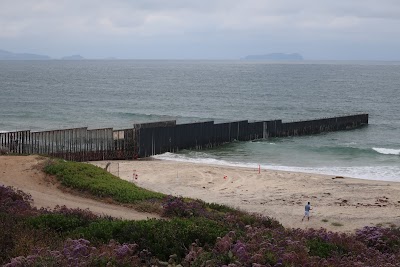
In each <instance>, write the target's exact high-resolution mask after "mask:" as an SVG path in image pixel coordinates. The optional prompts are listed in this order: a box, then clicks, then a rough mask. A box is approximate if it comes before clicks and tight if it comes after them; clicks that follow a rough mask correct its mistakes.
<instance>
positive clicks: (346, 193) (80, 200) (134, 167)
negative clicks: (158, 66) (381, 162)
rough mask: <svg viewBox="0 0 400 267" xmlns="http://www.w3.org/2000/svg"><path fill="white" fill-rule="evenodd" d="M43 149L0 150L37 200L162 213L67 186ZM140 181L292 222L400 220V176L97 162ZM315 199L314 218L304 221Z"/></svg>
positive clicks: (340, 224) (0, 163) (13, 178)
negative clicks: (54, 174) (46, 165)
mask: <svg viewBox="0 0 400 267" xmlns="http://www.w3.org/2000/svg"><path fill="white" fill-rule="evenodd" d="M42 160H43V159H42V158H40V157H38V156H0V184H3V185H7V186H14V187H16V188H18V189H21V190H23V191H25V192H26V193H29V194H31V195H32V197H33V199H34V203H33V204H34V205H35V206H37V207H49V208H53V207H55V206H56V205H66V206H67V207H69V208H78V207H79V208H82V209H90V210H92V211H93V212H95V213H97V214H106V215H110V216H113V217H120V218H124V219H136V220H137V219H139V220H140V219H146V218H157V217H158V216H157V215H152V214H148V213H141V212H137V211H134V210H132V209H130V208H127V207H123V206H120V205H114V204H109V203H104V202H100V201H96V200H93V199H89V198H85V197H83V196H79V195H76V194H71V193H69V192H66V191H65V190H61V189H60V188H59V186H58V185H57V183H54V180H52V179H49V177H47V176H46V174H44V173H43V172H42V171H41V170H40V169H39V168H37V167H36V166H37V164H38V163H40V162H41V161H42ZM108 162H111V165H110V166H109V171H110V172H111V173H113V174H115V175H119V176H120V177H121V178H122V179H125V180H128V181H131V182H133V183H135V184H137V185H138V186H141V187H144V188H147V189H150V190H154V191H158V192H162V193H165V194H171V195H175V196H184V197H191V198H197V199H202V200H204V201H207V202H215V203H220V204H226V205H229V206H232V207H235V208H239V209H242V210H246V211H249V212H256V213H260V214H263V215H266V216H270V217H274V218H276V219H277V220H278V221H279V222H281V223H282V224H283V225H284V226H286V227H294V228H320V227H324V228H326V229H328V230H332V231H340V232H353V231H354V230H355V229H359V228H361V227H363V226H374V225H379V224H381V225H383V226H390V225H397V226H400V183H396V182H383V181H371V180H362V179H352V178H347V177H343V178H336V177H335V176H326V175H316V174H306V173H293V172H282V171H273V170H268V169H262V170H261V172H260V173H259V172H258V169H249V168H238V167H224V166H212V165H202V164H194V163H184V162H175V161H162V160H137V161H101V162H91V163H92V164H95V165H97V166H100V167H103V168H104V167H105V166H106V164H107V163H108ZM308 201H310V202H311V206H312V208H313V210H312V211H311V217H310V221H303V222H302V221H301V219H302V217H303V214H304V205H305V204H306V202H308Z"/></svg>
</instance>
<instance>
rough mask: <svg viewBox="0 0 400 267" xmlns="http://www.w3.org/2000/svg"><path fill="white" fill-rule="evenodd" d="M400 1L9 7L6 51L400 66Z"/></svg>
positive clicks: (96, 1)
mask: <svg viewBox="0 0 400 267" xmlns="http://www.w3.org/2000/svg"><path fill="white" fill-rule="evenodd" d="M399 48H400V0H379V1H378V0H197V1H192V0H130V1H129V0H109V1H106V0H0V49H3V50H7V51H11V52H16V53H25V52H26V53H35V54H43V55H48V56H50V57H52V58H61V57H63V56H69V55H74V54H79V55H81V56H83V57H85V58H94V59H96V58H111V57H114V58H121V59H125V58H127V59H240V58H242V57H245V56H246V55H254V54H268V53H300V54H301V55H302V56H303V57H304V58H305V59H308V60H400V49H399Z"/></svg>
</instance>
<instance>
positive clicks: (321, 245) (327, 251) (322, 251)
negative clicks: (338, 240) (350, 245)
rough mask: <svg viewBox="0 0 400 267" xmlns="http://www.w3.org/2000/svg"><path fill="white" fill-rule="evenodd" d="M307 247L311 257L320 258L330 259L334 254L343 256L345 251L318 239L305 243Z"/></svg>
mask: <svg viewBox="0 0 400 267" xmlns="http://www.w3.org/2000/svg"><path fill="white" fill-rule="evenodd" d="M306 244H307V247H308V248H309V249H310V252H309V254H310V255H311V256H318V257H320V258H325V259H326V258H328V257H331V256H332V255H333V254H334V253H338V254H345V253H346V252H345V249H344V248H343V247H341V246H338V245H335V244H333V243H330V242H328V241H324V240H322V239H320V238H313V239H311V240H308V241H307V242H306Z"/></svg>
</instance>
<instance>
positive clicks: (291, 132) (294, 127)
mask: <svg viewBox="0 0 400 267" xmlns="http://www.w3.org/2000/svg"><path fill="white" fill-rule="evenodd" d="M365 124H368V114H359V115H350V116H343V117H335V118H324V119H318V120H308V121H298V122H289V123H282V121H281V120H274V121H259V122H248V121H235V122H227V123H220V124H214V121H207V122H196V123H187V124H178V125H177V124H176V122H175V121H165V122H153V123H143V124H134V125H133V128H130V129H123V130H113V129H112V128H104V129H93V130H88V129H87V128H86V127H84V128H73V129H64V130H54V131H42V132H31V131H29V130H27V131H16V132H7V133H0V152H1V153H13V154H43V155H49V156H54V157H58V158H62V159H66V160H73V161H91V160H113V159H135V158H137V157H148V156H152V155H156V154H161V153H164V152H176V151H178V150H180V149H205V148H210V147H214V146H218V145H221V144H224V143H228V142H232V141H234V140H238V141H248V140H255V139H260V138H269V137H285V136H300V135H307V134H318V133H322V132H328V131H339V130H348V129H354V128H357V127H360V126H362V125H365Z"/></svg>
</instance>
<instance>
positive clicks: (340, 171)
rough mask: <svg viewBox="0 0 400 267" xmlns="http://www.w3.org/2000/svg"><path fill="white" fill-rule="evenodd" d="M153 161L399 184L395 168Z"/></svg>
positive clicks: (200, 155)
mask: <svg viewBox="0 0 400 267" xmlns="http://www.w3.org/2000/svg"><path fill="white" fill-rule="evenodd" d="M152 157H153V158H155V159H160V160H171V161H179V162H189V163H197V164H208V165H218V166H230V167H243V168H252V169H257V168H258V166H260V167H261V168H262V169H269V170H277V171H290V172H302V173H315V174H324V175H335V176H338V175H340V176H344V177H352V178H360V179H367V180H380V181H396V182H400V176H399V173H400V167H397V166H356V167H347V166H333V167H324V166H322V167H295V166H281V165H266V164H258V163H254V162H248V163H246V162H234V161H226V160H221V159H215V158H211V157H210V156H209V155H208V154H206V153H204V152H195V153H192V154H189V155H183V154H174V153H170V152H167V153H164V154H161V155H155V156H152Z"/></svg>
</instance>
